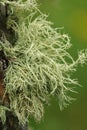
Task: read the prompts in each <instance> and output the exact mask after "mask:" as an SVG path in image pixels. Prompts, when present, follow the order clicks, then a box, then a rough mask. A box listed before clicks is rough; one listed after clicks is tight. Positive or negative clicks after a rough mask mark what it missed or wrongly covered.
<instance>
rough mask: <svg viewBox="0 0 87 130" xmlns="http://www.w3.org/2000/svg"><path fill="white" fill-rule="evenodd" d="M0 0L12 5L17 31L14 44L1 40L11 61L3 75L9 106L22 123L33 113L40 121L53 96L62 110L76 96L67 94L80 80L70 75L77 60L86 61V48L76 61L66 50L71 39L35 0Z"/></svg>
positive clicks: (0, 45)
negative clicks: (56, 27)
mask: <svg viewBox="0 0 87 130" xmlns="http://www.w3.org/2000/svg"><path fill="white" fill-rule="evenodd" d="M0 3H2V4H8V5H9V13H10V16H9V18H8V22H7V24H8V28H9V27H12V28H13V29H14V30H15V33H16V34H17V40H16V42H15V44H14V45H11V43H10V42H9V41H8V40H6V39H5V37H4V39H3V40H2V41H0V50H3V51H4V53H5V55H6V57H7V58H8V60H9V66H8V68H7V69H6V70H5V78H4V82H5V90H6V92H5V93H8V95H9V100H10V108H9V109H10V111H12V112H13V113H14V114H15V115H16V116H17V117H18V120H19V122H20V123H22V124H25V123H26V122H27V121H28V120H29V117H31V116H32V117H34V118H35V119H36V120H38V121H40V120H41V118H42V117H43V114H44V104H45V103H48V102H49V98H50V97H51V96H56V97H57V98H58V101H59V106H60V109H62V108H63V107H66V106H67V104H68V103H69V102H70V101H71V100H72V99H73V98H71V97H69V95H68V94H67V93H68V92H69V91H71V92H73V91H74V90H73V88H72V86H71V85H73V84H74V85H78V82H77V81H76V80H75V79H72V78H71V73H72V72H74V71H76V67H77V65H78V63H80V64H84V63H85V62H86V61H87V50H84V51H81V52H79V55H78V59H77V60H76V61H75V60H74V59H73V58H72V56H71V55H70V54H69V53H68V51H67V49H69V48H70V47H71V43H70V38H69V37H68V35H66V34H61V33H59V32H58V29H55V28H53V27H52V23H51V22H49V21H47V16H46V15H45V14H43V13H42V12H40V10H39V9H38V7H37V3H36V0H15V1H10V0H9V1H8V0H2V1H1V2H0ZM15 17H16V18H17V21H16V20H15ZM0 110H2V106H0ZM4 110H7V109H4ZM0 116H1V115H0ZM3 116H5V114H3ZM2 120H3V121H4V120H5V118H4V119H3V118H2Z"/></svg>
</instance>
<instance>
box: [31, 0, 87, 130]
mask: <svg viewBox="0 0 87 130" xmlns="http://www.w3.org/2000/svg"><path fill="white" fill-rule="evenodd" d="M38 1H39V2H38V4H39V6H40V9H41V10H42V11H43V12H44V13H46V14H48V15H49V17H48V20H50V21H52V22H53V23H54V25H53V26H54V27H58V28H61V27H64V28H63V29H62V30H61V32H62V33H67V34H68V35H69V36H70V37H71V43H72V48H71V49H70V53H71V54H72V56H73V57H74V58H76V57H77V54H78V51H79V50H81V49H85V48H87V0H38ZM76 77H77V78H78V80H79V82H80V84H82V85H83V86H84V87H78V88H77V89H76V90H77V91H78V94H73V96H74V97H76V101H74V102H73V103H72V104H70V105H69V106H68V108H66V109H64V110H63V111H62V112H61V111H60V110H59V106H58V102H57V100H56V99H52V100H51V103H50V105H49V106H45V115H44V118H43V119H42V121H41V122H40V123H39V124H38V123H35V122H30V124H31V125H32V126H33V127H34V130H87V65H85V66H84V67H78V69H77V72H76V73H75V74H74V78H76Z"/></svg>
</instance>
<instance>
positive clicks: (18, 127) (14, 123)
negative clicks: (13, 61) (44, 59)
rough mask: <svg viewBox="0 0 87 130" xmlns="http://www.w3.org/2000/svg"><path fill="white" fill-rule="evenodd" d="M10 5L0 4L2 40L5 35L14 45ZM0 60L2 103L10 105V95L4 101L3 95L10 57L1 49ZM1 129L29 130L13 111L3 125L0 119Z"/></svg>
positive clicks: (0, 96)
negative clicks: (9, 26) (5, 74)
mask: <svg viewBox="0 0 87 130" xmlns="http://www.w3.org/2000/svg"><path fill="white" fill-rule="evenodd" d="M7 10H8V5H2V4H0V40H2V41H4V37H3V35H4V36H5V37H6V39H7V40H8V41H9V42H10V43H11V44H12V45H14V43H15V41H16V40H15V39H16V37H15V32H14V30H12V28H9V29H8V28H7V19H8V13H7V12H8V11H7ZM0 62H1V63H2V66H0V104H1V105H4V106H5V105H6V106H8V107H9V104H10V101H9V95H6V97H5V99H4V100H3V102H2V100H1V99H2V97H3V94H4V91H5V90H4V83H3V78H4V70H5V69H6V67H8V64H9V62H8V59H7V58H6V57H5V55H4V52H3V51H2V50H0ZM0 130H27V125H25V126H23V125H22V124H19V121H18V119H17V117H15V116H14V115H13V113H11V112H7V113H6V123H5V124H4V125H3V124H2V122H1V119H0Z"/></svg>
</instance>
